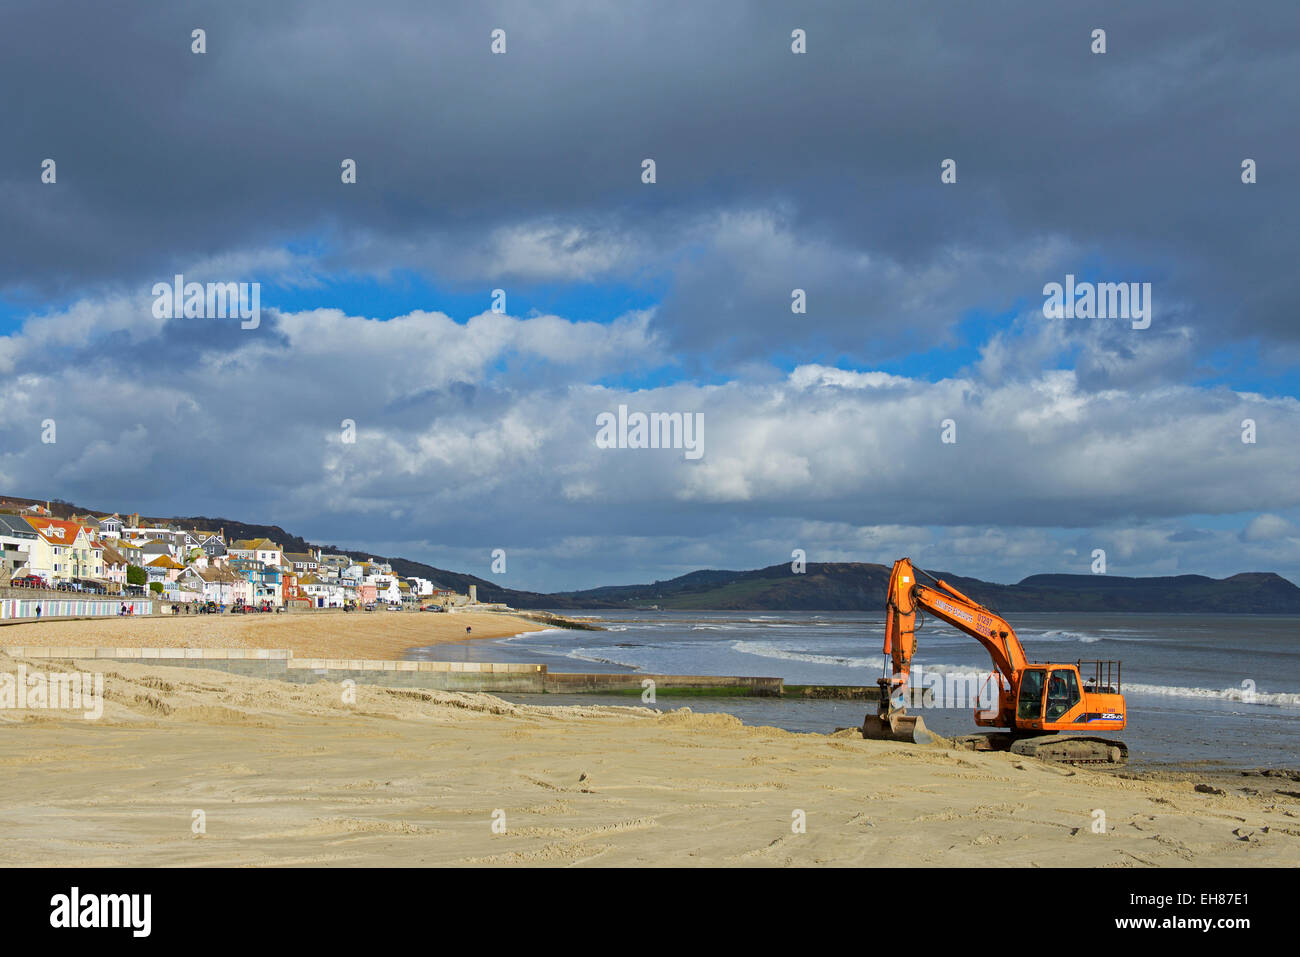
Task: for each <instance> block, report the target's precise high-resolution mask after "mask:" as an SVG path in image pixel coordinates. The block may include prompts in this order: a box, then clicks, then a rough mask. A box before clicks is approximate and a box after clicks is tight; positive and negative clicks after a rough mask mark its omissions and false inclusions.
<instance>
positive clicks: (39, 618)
mask: <svg viewBox="0 0 1300 957" xmlns="http://www.w3.org/2000/svg"><path fill="white" fill-rule="evenodd" d="M36 620H37V621H40V620H41V603H40V602H37V603H36Z"/></svg>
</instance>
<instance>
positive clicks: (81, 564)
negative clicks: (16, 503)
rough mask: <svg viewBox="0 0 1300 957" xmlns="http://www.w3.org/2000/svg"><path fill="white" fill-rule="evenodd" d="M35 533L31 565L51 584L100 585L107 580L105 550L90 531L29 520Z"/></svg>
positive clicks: (73, 525)
mask: <svg viewBox="0 0 1300 957" xmlns="http://www.w3.org/2000/svg"><path fill="white" fill-rule="evenodd" d="M27 524H28V526H29V527H30V528H31V529H32V531H34V532H35V533H36V538H35V539H34V540H33V541H32V542H31V548H30V549H29V551H30V555H31V557H30V559H29V562H28V565H29V567H30V569H31V572H32V573H33V574H36V575H40V576H41V577H42V578H45V579H46V580H48V581H49V582H50V583H51V584H55V583H57V582H71V581H83V582H89V583H92V584H99V583H101V582H102V581H103V577H104V549H103V546H102V545H101V544H100V543H99V540H98V539H96V538H95V537H94V536H93V534H92V532H91V530H90V529H88V528H87V527H86V526H84V525H78V524H76V523H75V522H63V521H59V520H58V519H55V518H28V519H27Z"/></svg>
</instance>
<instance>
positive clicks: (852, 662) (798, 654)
mask: <svg viewBox="0 0 1300 957" xmlns="http://www.w3.org/2000/svg"><path fill="white" fill-rule="evenodd" d="M731 650H732V651H738V652H740V653H741V654H742V655H757V656H758V657H759V658H779V659H780V660H782V661H802V662H806V663H807V664H813V665H839V666H841V667H845V668H879V667H880V662H881V656H879V655H876V656H874V657H871V658H854V657H849V656H845V655H817V654H813V653H812V652H808V651H788V650H786V649H784V648H777V647H776V646H774V645H770V644H764V643H762V642H757V641H735V642H732V644H731Z"/></svg>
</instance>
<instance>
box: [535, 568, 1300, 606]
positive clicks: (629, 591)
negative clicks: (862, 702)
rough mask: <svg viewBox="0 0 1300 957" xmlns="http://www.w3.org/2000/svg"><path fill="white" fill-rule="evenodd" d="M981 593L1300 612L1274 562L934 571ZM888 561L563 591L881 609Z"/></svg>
mask: <svg viewBox="0 0 1300 957" xmlns="http://www.w3.org/2000/svg"><path fill="white" fill-rule="evenodd" d="M932 574H934V575H936V577H940V578H943V579H945V580H947V581H948V582H949V583H951V584H952V585H954V586H955V587H957V588H958V589H960V590H961V591H964V592H965V593H966V594H968V595H970V596H971V597H972V598H974V599H975V600H976V601H979V602H981V603H983V604H986V605H988V606H990V607H992V608H995V609H997V610H999V611H1004V612H1017V611H1018V612H1025V611H1123V612H1164V613H1170V612H1202V613H1215V612H1227V613H1235V614H1300V588H1297V587H1296V586H1295V585H1294V584H1292V583H1291V582H1289V581H1287V580H1286V579H1285V578H1282V577H1281V576H1280V575H1275V574H1273V573H1272V572H1249V573H1243V574H1239V575H1233V576H1231V577H1230V578H1223V579H1215V578H1207V577H1205V576H1203V575H1178V576H1175V577H1168V578H1125V577H1121V576H1118V575H1031V576H1030V577H1028V578H1026V579H1024V580H1022V581H1020V582H1017V583H1016V584H1014V585H1000V584H995V583H992V582H985V581H980V580H979V579H976V578H966V577H964V576H961V575H950V574H948V573H946V572H940V571H935V572H933V573H932ZM888 580H889V568H888V567H887V566H885V565H877V564H868V563H862V562H838V563H813V564H810V565H808V567H807V571H806V572H805V573H804V574H801V575H796V574H793V573H792V572H791V571H790V566H789V565H773V566H770V567H768V568H762V569H758V570H755V571H747V572H731V571H708V572H692V573H691V574H689V575H682V576H681V577H679V578H673V579H670V580H669V581H661V582H655V583H654V584H651V585H623V586H616V587H609V588H593V589H589V590H586V591H577V592H564V593H561V594H560V595H556V596H553V597H555V598H564V599H565V600H566V601H569V602H572V603H573V606H575V607H582V606H584V605H586V606H587V607H595V606H596V605H597V603H601V604H603V603H612V604H617V605H624V606H634V607H636V606H639V607H645V606H647V605H658V606H659V607H660V608H664V609H693V610H705V609H715V610H719V609H735V610H746V611H748V610H754V611H863V610H865V611H873V610H877V609H878V608H879V607H880V604H881V601H882V600H883V598H882V596H883V595H884V593H885V586H886V584H887V583H888Z"/></svg>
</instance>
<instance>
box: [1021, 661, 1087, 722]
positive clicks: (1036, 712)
mask: <svg viewBox="0 0 1300 957" xmlns="http://www.w3.org/2000/svg"><path fill="white" fill-rule="evenodd" d="M1082 700H1083V693H1082V691H1081V690H1080V683H1079V670H1078V669H1077V668H1075V667H1074V666H1072V665H1043V666H1034V667H1029V668H1026V669H1025V670H1024V671H1022V672H1021V673H1020V690H1019V692H1018V693H1017V695H1016V725H1017V726H1018V727H1023V728H1042V727H1043V726H1044V725H1052V724H1056V723H1058V722H1061V721H1065V720H1067V715H1069V714H1070V712H1071V711H1072V710H1073V709H1074V706H1075V705H1077V704H1078V703H1079V702H1080V701H1082Z"/></svg>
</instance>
